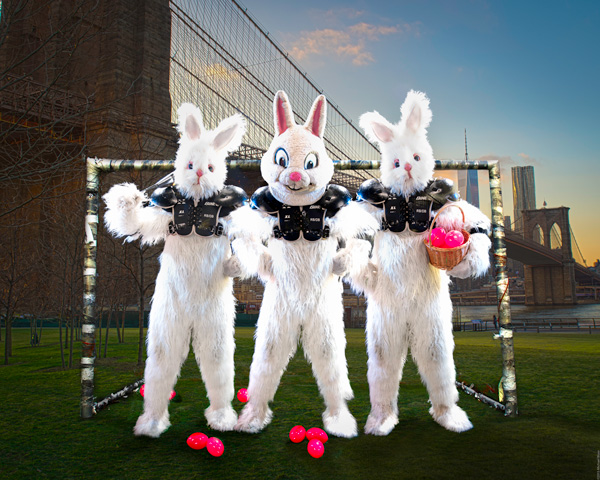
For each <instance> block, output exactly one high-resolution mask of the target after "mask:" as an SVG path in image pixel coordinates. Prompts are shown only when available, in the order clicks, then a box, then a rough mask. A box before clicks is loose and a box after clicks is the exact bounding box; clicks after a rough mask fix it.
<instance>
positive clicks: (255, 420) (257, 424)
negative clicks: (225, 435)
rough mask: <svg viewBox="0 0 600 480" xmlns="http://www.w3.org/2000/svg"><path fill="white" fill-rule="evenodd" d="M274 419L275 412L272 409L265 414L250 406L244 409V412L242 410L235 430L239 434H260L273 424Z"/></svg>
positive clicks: (268, 409) (267, 409)
mask: <svg viewBox="0 0 600 480" xmlns="http://www.w3.org/2000/svg"><path fill="white" fill-rule="evenodd" d="M272 418H273V412H272V411H271V409H270V408H268V407H267V408H266V410H265V411H264V412H261V411H257V409H256V408H255V407H253V406H252V405H250V404H248V405H246V406H245V407H244V410H242V414H241V415H240V418H239V419H238V421H237V424H236V425H235V427H234V430H236V431H238V432H246V433H258V432H260V431H261V430H262V429H263V428H265V427H266V426H267V425H268V424H269V423H271V419H272Z"/></svg>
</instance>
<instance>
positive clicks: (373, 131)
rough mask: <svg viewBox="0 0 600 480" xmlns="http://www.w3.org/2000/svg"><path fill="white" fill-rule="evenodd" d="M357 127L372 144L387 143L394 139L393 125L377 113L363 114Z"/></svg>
mask: <svg viewBox="0 0 600 480" xmlns="http://www.w3.org/2000/svg"><path fill="white" fill-rule="evenodd" d="M359 125H360V128H362V129H363V130H364V131H365V133H366V134H367V137H368V138H369V140H371V141H372V142H380V143H387V142H391V141H392V139H393V138H394V128H393V125H392V124H391V123H390V122H388V121H387V120H386V119H385V118H384V117H382V116H381V115H380V114H379V113H377V112H368V113H363V114H362V115H361V116H360V119H359Z"/></svg>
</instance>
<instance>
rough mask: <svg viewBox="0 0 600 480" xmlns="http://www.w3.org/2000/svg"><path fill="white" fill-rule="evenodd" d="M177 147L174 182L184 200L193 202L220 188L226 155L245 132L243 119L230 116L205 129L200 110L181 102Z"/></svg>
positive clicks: (237, 144) (238, 116)
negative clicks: (211, 127) (212, 127)
mask: <svg viewBox="0 0 600 480" xmlns="http://www.w3.org/2000/svg"><path fill="white" fill-rule="evenodd" d="M177 113H178V114H179V124H178V127H177V129H178V131H179V132H180V133H181V135H182V136H181V139H180V142H179V143H180V145H179V149H178V150H177V155H176V158H175V183H176V184H177V186H178V188H179V190H180V191H181V192H182V193H183V194H184V195H186V196H187V197H192V198H194V199H196V200H198V199H200V198H205V197H209V196H211V195H213V194H214V193H216V192H218V191H219V190H221V189H222V188H223V186H224V185H225V179H226V178H227V165H226V163H225V158H226V156H227V153H228V152H230V151H233V150H235V149H236V148H237V147H238V146H239V145H240V143H241V141H242V137H243V136H244V133H245V131H246V126H245V122H244V118H243V117H242V116H241V115H234V116H232V117H229V118H226V119H225V120H223V121H222V122H221V123H220V124H219V126H218V127H217V128H216V129H214V130H206V129H205V128H204V125H203V123H202V115H201V113H200V110H199V109H198V108H197V107H195V106H194V105H192V104H189V103H184V104H183V105H181V107H179V110H178V111H177Z"/></svg>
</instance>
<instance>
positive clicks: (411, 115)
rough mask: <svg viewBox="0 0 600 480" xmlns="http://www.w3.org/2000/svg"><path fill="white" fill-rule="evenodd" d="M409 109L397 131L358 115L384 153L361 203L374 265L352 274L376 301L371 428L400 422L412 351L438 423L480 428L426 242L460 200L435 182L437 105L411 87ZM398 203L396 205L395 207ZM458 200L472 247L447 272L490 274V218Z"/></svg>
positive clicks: (371, 305) (371, 302)
mask: <svg viewBox="0 0 600 480" xmlns="http://www.w3.org/2000/svg"><path fill="white" fill-rule="evenodd" d="M401 112H402V119H401V120H400V122H399V123H398V124H396V125H392V124H390V123H389V122H388V121H387V120H386V119H385V118H383V117H382V116H381V115H379V114H378V113H377V112H370V113H365V114H364V115H362V116H361V118H360V125H361V127H362V128H363V129H364V130H365V132H366V134H367V136H368V137H369V138H370V139H371V140H373V141H375V142H378V143H379V146H380V147H381V183H379V182H376V181H367V182H365V184H363V186H362V187H361V189H360V190H359V196H362V201H361V202H360V205H362V206H363V208H365V210H367V211H369V212H370V213H371V214H372V215H373V216H374V218H376V219H377V221H378V222H379V223H380V225H381V228H380V230H379V231H378V232H377V234H376V235H375V240H374V248H373V258H372V262H371V263H370V265H369V266H368V268H366V269H364V270H363V271H362V272H361V274H359V275H353V276H352V280H353V283H354V287H355V289H356V290H358V291H363V292H364V293H365V295H366V297H367V303H368V307H367V328H366V330H367V332H366V333H367V351H368V355H369V360H368V380H369V390H370V398H371V413H370V415H369V417H368V419H367V423H366V426H365V432H366V433H369V434H374V435H387V434H388V433H390V432H391V431H392V429H393V428H394V426H395V425H396V424H397V423H398V387H399V383H400V380H401V378H402V369H403V367H404V363H405V361H406V356H407V352H408V349H409V347H410V350H411V355H412V357H413V359H414V360H415V363H416V364H417V366H418V369H419V372H420V374H421V378H422V380H423V383H424V384H425V385H426V387H427V390H428V392H429V398H430V402H431V409H430V413H431V415H432V416H433V418H434V420H435V421H436V422H438V423H439V424H440V425H442V426H443V427H445V428H446V429H448V430H452V431H456V432H462V431H465V430H468V429H470V428H472V424H471V422H470V421H469V419H468V418H467V415H466V414H465V412H464V411H463V410H462V409H461V408H459V407H458V406H457V405H456V403H457V401H458V392H457V390H456V386H455V377H456V372H455V368H454V360H453V358H452V351H453V349H454V340H453V337H452V302H451V300H450V293H449V289H448V283H449V281H450V280H449V278H448V275H447V274H446V272H445V271H442V270H439V269H437V268H435V267H433V266H432V265H431V264H430V263H429V260H428V256H427V252H426V249H425V245H424V244H423V240H424V238H425V236H426V235H427V231H426V230H427V227H428V226H429V222H430V221H431V219H432V217H433V214H434V213H435V212H434V211H433V210H437V209H439V208H440V207H441V205H442V204H444V203H446V202H448V201H456V200H458V197H457V195H456V194H455V193H454V192H453V186H452V184H451V182H449V181H446V180H444V179H440V180H433V178H432V177H433V170H434V166H435V160H434V157H433V151H432V148H431V146H430V145H429V142H428V141H427V131H426V129H427V127H428V125H429V123H430V121H431V117H432V114H431V110H430V109H429V99H428V98H427V97H426V96H425V94H423V93H421V92H415V91H411V92H409V93H408V95H407V97H406V100H405V102H404V104H403V105H402V107H401ZM392 199H393V202H396V203H394V204H392V203H390V202H392ZM458 204H459V205H460V206H461V207H462V208H463V210H464V212H465V225H464V229H465V230H467V231H470V232H471V246H470V250H469V252H468V254H467V255H466V257H465V258H464V259H463V261H462V262H461V263H460V264H459V265H457V266H456V267H455V268H454V269H453V270H451V271H450V272H449V274H450V275H455V276H458V277H466V276H469V275H482V274H483V273H485V271H486V270H487V269H488V267H489V256H488V250H489V248H490V245H491V242H490V240H489V238H488V236H487V235H488V233H489V231H490V222H489V220H488V219H487V217H485V215H483V213H481V212H480V211H479V210H478V209H477V208H475V207H473V206H472V205H470V204H468V203H466V202H464V201H459V202H458ZM390 205H391V206H390ZM459 219H462V218H461V216H460V211H459V210H458V209H456V208H447V209H445V210H444V212H442V214H441V215H440V216H439V218H438V224H439V225H441V226H443V227H445V228H450V227H453V228H456V227H457V225H458V221H459Z"/></svg>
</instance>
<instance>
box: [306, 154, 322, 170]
mask: <svg viewBox="0 0 600 480" xmlns="http://www.w3.org/2000/svg"><path fill="white" fill-rule="evenodd" d="M318 165H319V158H318V157H317V154H316V153H313V152H311V153H309V154H308V155H307V156H306V158H305V159H304V170H310V169H311V168H315V167H316V166H318Z"/></svg>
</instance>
